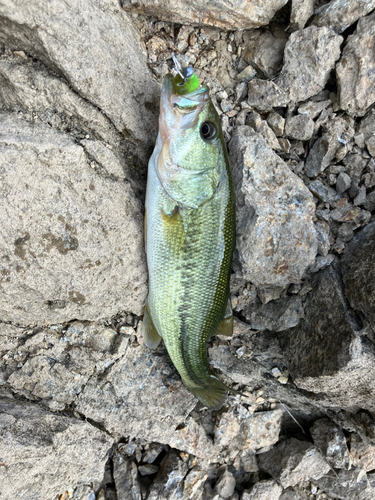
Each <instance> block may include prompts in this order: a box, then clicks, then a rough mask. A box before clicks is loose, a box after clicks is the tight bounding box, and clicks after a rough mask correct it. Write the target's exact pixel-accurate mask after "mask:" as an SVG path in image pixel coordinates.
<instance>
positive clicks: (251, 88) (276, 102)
mask: <svg viewBox="0 0 375 500" xmlns="http://www.w3.org/2000/svg"><path fill="white" fill-rule="evenodd" d="M248 103H249V105H250V106H251V107H253V108H255V109H258V110H259V111H272V108H274V107H275V108H276V107H280V106H286V105H287V104H288V103H289V98H288V95H287V92H286V91H285V90H284V89H283V88H282V87H280V86H278V85H277V84H276V83H275V82H273V81H270V80H261V79H259V78H253V79H252V80H251V81H250V82H249V85H248Z"/></svg>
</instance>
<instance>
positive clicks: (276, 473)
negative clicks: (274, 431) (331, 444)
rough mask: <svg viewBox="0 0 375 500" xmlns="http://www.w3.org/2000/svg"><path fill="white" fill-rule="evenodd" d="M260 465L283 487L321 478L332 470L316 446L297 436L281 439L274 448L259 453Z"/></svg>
mask: <svg viewBox="0 0 375 500" xmlns="http://www.w3.org/2000/svg"><path fill="white" fill-rule="evenodd" d="M259 467H260V468H261V469H263V470H265V471H266V472H268V473H269V474H271V475H272V476H273V477H274V478H275V479H276V480H277V481H278V482H280V483H281V485H282V487H283V488H288V487H289V486H294V485H296V484H298V483H300V482H301V481H305V480H308V479H311V478H313V479H320V478H321V477H322V476H324V475H325V474H326V473H327V472H328V471H329V470H330V467H329V465H328V463H327V462H326V461H325V460H324V459H323V457H322V456H321V454H320V453H319V451H318V450H317V449H316V448H315V446H313V445H311V443H307V442H305V441H299V440H298V439H295V438H290V439H287V440H286V441H281V442H280V443H278V444H277V445H276V446H275V447H274V448H272V450H270V451H268V452H267V453H263V454H261V455H259Z"/></svg>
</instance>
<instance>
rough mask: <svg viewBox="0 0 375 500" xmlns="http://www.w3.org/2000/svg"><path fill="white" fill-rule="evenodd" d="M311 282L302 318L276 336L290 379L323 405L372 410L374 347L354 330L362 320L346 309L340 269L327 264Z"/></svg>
mask: <svg viewBox="0 0 375 500" xmlns="http://www.w3.org/2000/svg"><path fill="white" fill-rule="evenodd" d="M311 284H312V287H313V290H312V291H311V292H310V293H309V294H308V295H307V296H306V302H305V304H304V308H305V319H304V320H301V322H300V323H299V325H298V326H296V327H294V328H291V329H290V330H287V331H285V332H282V333H281V334H279V339H280V343H281V346H282V348H283V349H284V353H285V362H286V364H287V367H288V370H289V372H290V374H291V376H292V378H293V381H294V383H295V384H296V385H297V386H298V387H300V388H301V389H304V390H306V391H311V392H313V393H315V394H317V395H318V394H319V396H317V397H318V398H319V400H320V404H322V405H323V406H326V407H330V408H332V407H341V408H343V409H346V410H348V411H356V409H358V408H364V409H367V410H368V411H373V408H374V404H373V397H372V394H374V393H375V384H374V382H373V380H374V371H373V361H372V360H373V356H374V355H375V349H374V347H373V344H372V343H371V342H370V341H369V340H368V339H367V337H365V336H361V335H360V333H359V332H360V330H361V324H360V322H359V320H358V318H357V317H356V315H355V313H354V311H353V310H352V309H350V307H348V303H347V300H346V298H345V296H344V292H343V288H342V282H341V278H340V271H339V270H338V269H336V267H335V266H334V265H331V266H329V267H327V268H326V269H323V270H322V271H320V272H318V273H317V274H315V276H313V278H312V281H311ZM322 311H324V314H322ZM327 332H330V333H329V334H327ZM302 353H303V354H302Z"/></svg>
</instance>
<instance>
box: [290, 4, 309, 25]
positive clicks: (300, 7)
mask: <svg viewBox="0 0 375 500" xmlns="http://www.w3.org/2000/svg"><path fill="white" fill-rule="evenodd" d="M313 13H314V0H292V12H291V14H290V28H289V29H290V30H292V31H296V30H301V29H303V28H304V27H305V24H306V22H307V21H308V20H309V18H310V17H311V16H312V15H313Z"/></svg>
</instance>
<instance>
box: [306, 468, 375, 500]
mask: <svg viewBox="0 0 375 500" xmlns="http://www.w3.org/2000/svg"><path fill="white" fill-rule="evenodd" d="M313 482H314V484H316V485H317V486H318V487H319V489H321V490H323V491H324V492H326V493H327V494H328V495H329V496H330V497H331V498H339V499H341V500H356V499H358V498H360V499H361V500H362V499H363V500H371V499H372V498H374V493H375V489H374V488H373V487H372V486H371V485H370V483H369V481H368V478H367V475H366V472H365V471H364V470H363V469H351V470H345V469H344V470H340V471H339V472H338V473H337V474H336V475H335V476H334V475H333V474H332V475H327V476H326V477H322V478H320V479H319V480H314V481H313Z"/></svg>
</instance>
